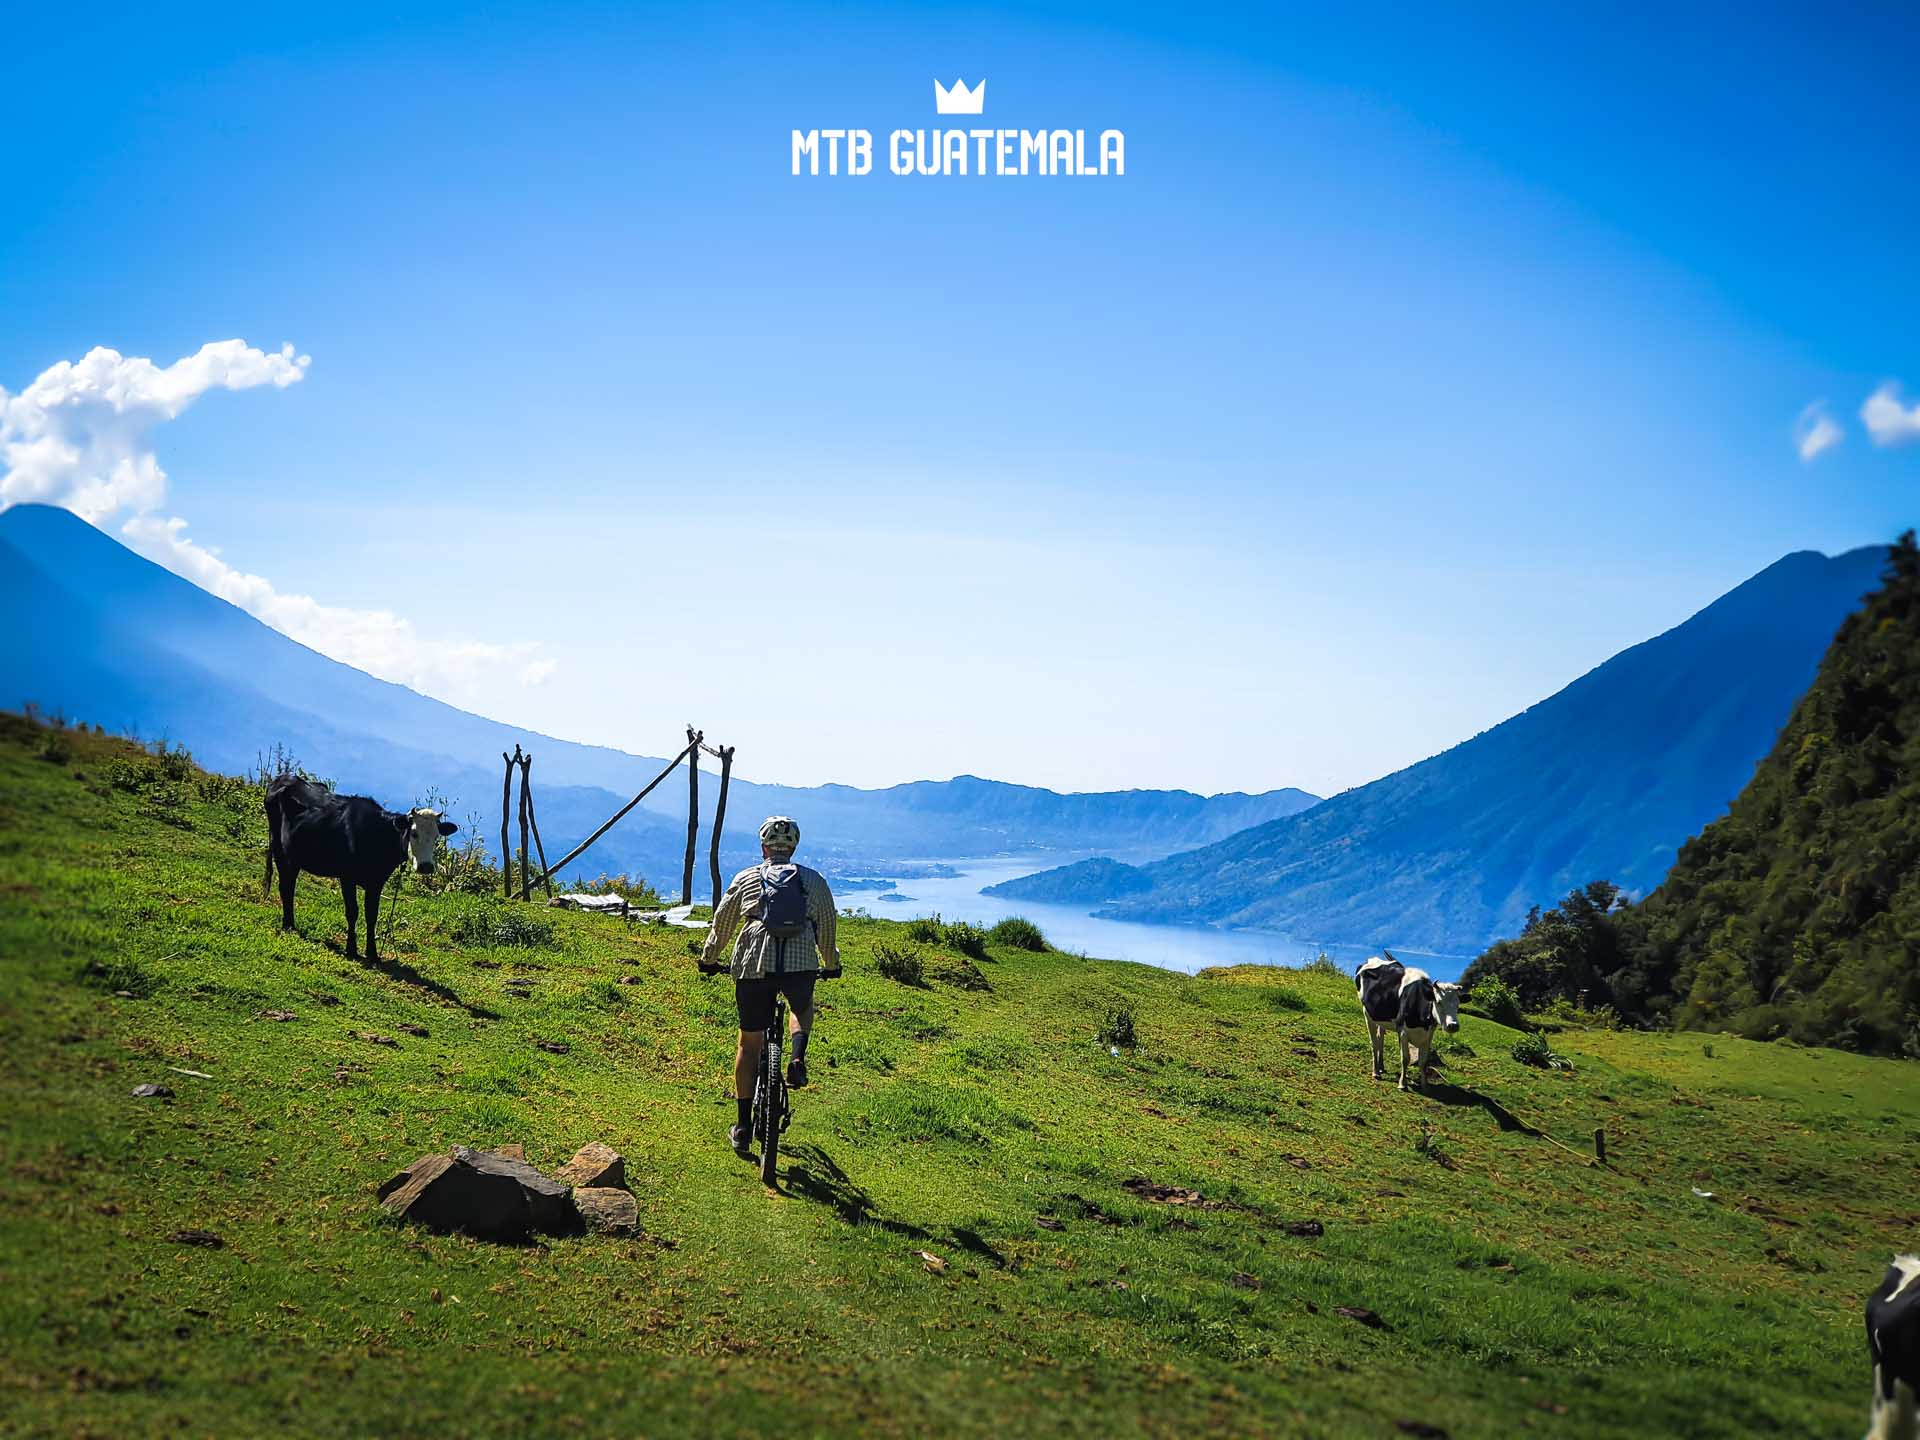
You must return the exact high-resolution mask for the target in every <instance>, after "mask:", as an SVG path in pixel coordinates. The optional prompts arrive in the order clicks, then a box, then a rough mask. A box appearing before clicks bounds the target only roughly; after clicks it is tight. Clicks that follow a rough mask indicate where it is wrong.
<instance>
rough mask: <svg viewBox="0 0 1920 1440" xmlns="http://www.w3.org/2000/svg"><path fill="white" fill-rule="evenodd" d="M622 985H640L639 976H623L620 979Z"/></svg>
mask: <svg viewBox="0 0 1920 1440" xmlns="http://www.w3.org/2000/svg"><path fill="white" fill-rule="evenodd" d="M620 983H621V984H622V985H638V984H639V983H640V977H639V976H638V975H622V976H621V977H620Z"/></svg>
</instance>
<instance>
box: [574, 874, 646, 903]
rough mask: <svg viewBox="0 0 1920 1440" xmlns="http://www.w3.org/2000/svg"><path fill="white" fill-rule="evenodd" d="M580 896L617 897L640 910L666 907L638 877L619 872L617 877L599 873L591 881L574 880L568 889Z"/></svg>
mask: <svg viewBox="0 0 1920 1440" xmlns="http://www.w3.org/2000/svg"><path fill="white" fill-rule="evenodd" d="M567 888H568V889H570V890H576V891H578V892H579V893H580V894H582V895H618V896H619V897H620V898H621V899H623V900H625V901H626V902H627V903H628V904H629V905H633V906H637V907H638V908H640V909H642V910H658V909H661V908H663V907H664V906H665V905H666V903H667V902H666V901H664V900H662V899H661V898H660V892H659V891H658V890H655V889H654V888H653V886H651V885H649V884H648V883H647V882H646V881H645V880H644V879H642V878H641V877H640V876H638V875H629V874H627V873H626V871H624V870H623V871H621V872H620V873H619V874H618V875H609V874H607V873H606V871H604V870H603V871H601V872H600V873H599V874H598V875H596V876H594V877H593V879H591V880H575V881H573V882H571V883H570V884H569V885H568V887H567Z"/></svg>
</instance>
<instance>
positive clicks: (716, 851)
mask: <svg viewBox="0 0 1920 1440" xmlns="http://www.w3.org/2000/svg"><path fill="white" fill-rule="evenodd" d="M732 776H733V746H731V745H723V746H721V747H720V798H719V799H718V800H717V801H715V802H714V807H713V843H712V844H711V845H710V846H709V847H708V849H707V869H708V870H709V871H711V872H712V875H713V908H714V909H716V910H718V909H719V908H720V833H721V831H723V830H725V829H726V828H727V782H728V780H729V779H731V778H732Z"/></svg>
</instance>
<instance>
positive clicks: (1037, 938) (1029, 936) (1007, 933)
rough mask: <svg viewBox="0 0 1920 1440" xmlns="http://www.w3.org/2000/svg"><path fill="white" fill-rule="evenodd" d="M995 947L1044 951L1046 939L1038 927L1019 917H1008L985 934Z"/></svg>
mask: <svg viewBox="0 0 1920 1440" xmlns="http://www.w3.org/2000/svg"><path fill="white" fill-rule="evenodd" d="M987 935H988V937H989V938H990V939H991V940H992V941H993V943H994V944H996V945H1005V946H1007V947H1008V948H1010V949H1013V950H1034V951H1039V950H1045V949H1047V948H1048V946H1047V937H1046V936H1045V935H1042V934H1041V933H1040V927H1039V926H1038V925H1036V924H1034V923H1033V922H1032V921H1031V920H1028V919H1027V918H1025V917H1024V916H1021V915H1009V916H1008V917H1007V918H1006V919H1004V920H1002V921H1001V922H1000V923H999V924H998V925H995V926H994V927H993V929H991V930H989V931H988V932H987Z"/></svg>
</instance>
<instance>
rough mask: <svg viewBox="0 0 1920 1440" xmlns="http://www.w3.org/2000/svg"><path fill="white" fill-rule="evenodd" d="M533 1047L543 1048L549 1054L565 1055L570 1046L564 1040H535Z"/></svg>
mask: <svg viewBox="0 0 1920 1440" xmlns="http://www.w3.org/2000/svg"><path fill="white" fill-rule="evenodd" d="M533 1048H534V1049H536V1050H544V1051H546V1052H547V1053H548V1054H549V1055H565V1054H566V1053H567V1052H568V1051H569V1050H570V1049H571V1048H572V1047H571V1046H570V1045H568V1044H567V1042H566V1041H564V1040H536V1041H534V1042H533Z"/></svg>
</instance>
